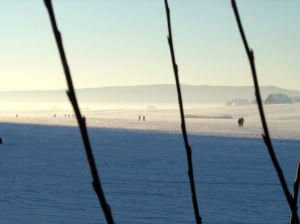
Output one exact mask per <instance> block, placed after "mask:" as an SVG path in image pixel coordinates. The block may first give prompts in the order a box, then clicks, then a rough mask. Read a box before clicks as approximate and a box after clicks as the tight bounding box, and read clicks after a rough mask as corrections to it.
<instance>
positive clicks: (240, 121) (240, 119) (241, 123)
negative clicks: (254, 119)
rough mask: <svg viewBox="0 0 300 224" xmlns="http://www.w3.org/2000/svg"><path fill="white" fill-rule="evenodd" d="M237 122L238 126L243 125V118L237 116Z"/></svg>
mask: <svg viewBox="0 0 300 224" xmlns="http://www.w3.org/2000/svg"><path fill="white" fill-rule="evenodd" d="M238 123H239V127H243V125H244V123H245V120H244V118H243V117H242V118H239V119H238Z"/></svg>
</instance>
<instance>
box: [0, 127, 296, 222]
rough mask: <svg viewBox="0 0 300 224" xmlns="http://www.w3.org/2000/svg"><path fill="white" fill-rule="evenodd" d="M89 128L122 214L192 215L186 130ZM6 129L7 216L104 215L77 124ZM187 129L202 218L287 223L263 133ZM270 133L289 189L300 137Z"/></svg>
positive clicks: (179, 218)
mask: <svg viewBox="0 0 300 224" xmlns="http://www.w3.org/2000/svg"><path fill="white" fill-rule="evenodd" d="M236 128H237V127H236ZM89 136H90V140H91V145H92V149H93V152H94V156H95V159H96V164H97V167H98V172H99V175H100V179H101V183H102V187H103V189H104V192H105V197H106V199H107V202H108V203H109V205H110V206H111V209H112V214H113V217H114V220H115V222H116V223H195V221H194V214H193V208H192V202H191V196H190V187H189V182H188V176H187V162H186V154H185V149H184V146H183V140H182V136H181V134H176V133H164V132H153V131H141V130H140V131H138V130H113V129H100V128H89ZM0 137H2V139H3V142H4V144H2V145H0V177H1V178H0V206H1V208H0V223H106V221H105V218H104V215H103V212H102V209H101V207H100V204H99V202H98V199H97V197H96V194H95V193H94V191H93V188H92V185H91V181H92V179H91V175H90V171H89V167H88V164H87V160H86V157H85V153H84V149H83V145H82V142H81V137H80V133H79V130H78V127H68V126H47V125H33V124H12V123H0ZM188 138H189V141H190V145H191V146H192V150H193V164H194V175H195V181H196V190H197V198H198V204H199V210H200V215H201V217H202V220H203V223H278V224H279V223H280V224H281V223H288V222H289V216H290V211H289V207H288V204H287V202H286V199H285V196H284V194H283V192H282V190H281V187H280V184H279V180H278V178H277V175H276V172H275V170H274V167H273V164H272V163H271V161H270V158H269V155H268V152H267V149H266V147H265V145H264V143H263V141H262V139H260V138H259V139H258V138H241V137H224V136H223V137H218V136H209V135H206V136H204V135H189V136H188ZM272 142H273V145H274V148H275V150H276V155H277V157H278V160H279V162H280V164H281V166H282V169H283V171H284V175H285V178H286V180H287V183H288V186H289V188H290V189H292V184H293V181H294V178H295V171H296V166H297V163H298V159H299V152H300V150H299V149H300V140H280V139H276V140H273V141H272ZM298 203H299V202H298Z"/></svg>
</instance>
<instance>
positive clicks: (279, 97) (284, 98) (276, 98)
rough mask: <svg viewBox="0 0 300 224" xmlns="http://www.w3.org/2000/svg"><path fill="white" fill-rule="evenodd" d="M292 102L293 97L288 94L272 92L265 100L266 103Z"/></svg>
mask: <svg viewBox="0 0 300 224" xmlns="http://www.w3.org/2000/svg"><path fill="white" fill-rule="evenodd" d="M283 103H292V99H291V98H290V97H289V96H288V95H286V94H281V93H279V94H270V95H269V96H268V97H267V99H266V100H265V104H283Z"/></svg>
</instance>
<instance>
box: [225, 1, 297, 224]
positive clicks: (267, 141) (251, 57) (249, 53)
mask: <svg viewBox="0 0 300 224" xmlns="http://www.w3.org/2000/svg"><path fill="white" fill-rule="evenodd" d="M231 3H232V7H233V11H234V14H235V17H236V21H237V24H238V27H239V31H240V34H241V37H242V39H243V43H244V46H245V50H246V53H247V56H248V59H249V62H250V66H251V71H252V77H253V82H254V87H255V96H256V101H257V105H258V109H259V113H260V117H261V122H262V126H263V130H264V134H263V135H262V137H263V139H264V142H265V144H266V146H267V148H268V151H269V154H270V157H271V159H272V162H273V164H274V167H275V169H276V172H277V175H278V177H279V180H280V183H281V186H282V188H283V191H284V194H285V196H286V199H287V201H288V204H289V206H290V209H291V211H292V214H293V218H294V220H295V223H296V224H299V219H298V215H297V209H296V207H295V205H294V203H293V199H292V196H291V194H290V192H289V190H288V187H287V184H286V181H285V179H284V175H283V172H282V170H281V168H280V165H279V163H278V161H277V158H276V155H275V152H274V150H273V146H272V143H271V139H270V135H269V131H268V127H267V122H266V119H265V115H264V111H263V106H262V102H261V97H260V92H259V85H258V80H257V76H256V70H255V64H254V53H253V51H252V50H249V47H248V43H247V40H246V37H245V34H244V31H243V27H242V23H241V21H240V17H239V13H238V10H237V6H236V3H235V0H231Z"/></svg>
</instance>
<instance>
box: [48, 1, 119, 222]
mask: <svg viewBox="0 0 300 224" xmlns="http://www.w3.org/2000/svg"><path fill="white" fill-rule="evenodd" d="M44 2H45V5H46V7H47V10H48V13H49V17H50V20H51V24H52V29H53V32H54V36H55V39H56V43H57V47H58V50H59V54H60V58H61V62H62V65H63V68H64V71H65V76H66V79H67V83H68V87H69V91H67V95H68V96H69V99H70V101H71V104H72V106H73V109H74V111H75V114H76V118H77V122H78V125H79V128H80V132H81V137H82V141H83V144H84V147H85V152H86V157H87V160H88V163H89V165H90V170H91V173H92V177H93V183H92V185H93V187H94V190H95V192H96V194H97V196H98V199H99V202H100V204H101V206H102V209H103V212H104V215H105V217H106V221H107V223H110V224H112V223H114V221H113V218H112V214H111V210H110V207H109V205H108V204H107V203H106V200H105V197H104V193H103V191H102V188H101V184H100V179H99V176H98V172H97V168H96V164H95V160H94V156H93V152H92V149H91V146H90V141H89V138H88V134H87V129H86V125H85V118H84V117H81V114H80V110H79V107H78V104H77V100H76V95H75V91H74V88H73V83H72V78H71V74H70V70H69V67H68V63H67V59H66V56H65V52H64V49H63V44H62V40H61V35H60V32H59V30H58V28H57V25H56V21H55V16H54V12H53V8H52V3H51V0H44Z"/></svg>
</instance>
